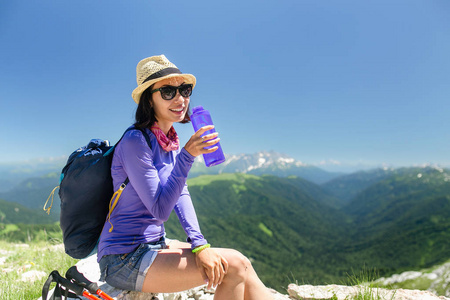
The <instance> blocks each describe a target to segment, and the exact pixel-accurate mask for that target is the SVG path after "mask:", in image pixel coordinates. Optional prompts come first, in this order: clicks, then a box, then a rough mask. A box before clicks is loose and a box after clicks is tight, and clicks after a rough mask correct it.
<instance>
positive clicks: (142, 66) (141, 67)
mask: <svg viewBox="0 0 450 300" xmlns="http://www.w3.org/2000/svg"><path fill="white" fill-rule="evenodd" d="M172 77H183V79H184V82H185V83H190V84H192V85H193V86H195V82H196V79H195V76H194V75H191V74H183V73H181V71H180V70H179V69H178V68H177V66H175V65H174V64H173V63H171V62H170V61H169V60H168V59H167V58H166V57H165V56H164V55H157V56H152V57H147V58H144V59H143V60H141V61H140V62H139V63H138V65H137V67H136V81H137V84H138V86H137V88H135V89H134V90H133V92H132V93H131V97H133V100H134V102H136V103H137V104H139V100H140V99H141V95H142V93H143V92H144V91H145V90H146V89H147V88H148V87H149V86H151V85H152V84H154V83H155V82H158V81H161V80H163V79H167V78H172Z"/></svg>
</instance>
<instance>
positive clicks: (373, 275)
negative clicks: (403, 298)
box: [348, 266, 395, 300]
mask: <svg viewBox="0 0 450 300" xmlns="http://www.w3.org/2000/svg"><path fill="white" fill-rule="evenodd" d="M377 278H379V274H378V272H377V271H376V270H375V269H373V270H370V269H367V267H365V266H364V267H363V268H362V269H361V270H360V271H359V273H357V274H355V272H353V273H352V274H349V275H348V285H350V286H353V287H355V289H356V290H355V296H354V297H353V298H351V300H393V299H394V297H395V291H393V292H391V291H392V290H390V289H389V287H388V288H383V289H381V288H379V287H378V286H377V285H376V284H374V283H373V282H374V281H375V280H376V279H377Z"/></svg>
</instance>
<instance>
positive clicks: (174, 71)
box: [141, 68, 181, 84]
mask: <svg viewBox="0 0 450 300" xmlns="http://www.w3.org/2000/svg"><path fill="white" fill-rule="evenodd" d="M170 74H181V71H180V70H178V69H177V68H165V69H162V70H161V71H158V72H156V73H153V74H152V75H150V76H149V77H147V79H145V80H144V81H142V83H141V84H143V83H145V82H147V81H149V80H153V79H157V78H160V77H164V76H167V75H170Z"/></svg>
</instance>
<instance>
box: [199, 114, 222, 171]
mask: <svg viewBox="0 0 450 300" xmlns="http://www.w3.org/2000/svg"><path fill="white" fill-rule="evenodd" d="M191 122H192V125H193V126H194V130H195V132H197V131H198V130H199V129H200V128H202V127H203V126H206V125H214V124H213V121H212V119H211V115H210V114H209V111H207V110H206V109H204V108H203V107H202V106H196V107H194V108H193V109H192V114H191ZM213 132H216V130H215V129H214V128H213V129H211V130H208V131H206V132H205V133H204V134H203V135H207V134H210V133H213ZM215 146H218V147H219V149H217V150H216V151H214V152H212V153H206V154H203V159H204V160H205V164H206V166H207V167H211V166H215V165H218V164H221V163H223V162H224V161H225V156H224V155H223V151H222V147H221V146H220V143H217V144H215V145H213V146H210V147H205V148H212V147H215Z"/></svg>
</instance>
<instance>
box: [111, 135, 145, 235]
mask: <svg viewBox="0 0 450 300" xmlns="http://www.w3.org/2000/svg"><path fill="white" fill-rule="evenodd" d="M130 130H139V131H140V132H141V133H142V135H143V136H144V138H145V140H146V141H147V145H148V147H149V148H150V150H152V144H151V143H150V136H149V135H148V134H147V132H146V131H145V130H144V129H142V128H136V127H130V128H128V129H127V130H126V131H125V132H124V133H123V135H122V137H121V138H120V140H119V142H120V141H121V140H122V138H123V136H124V135H125V133H127V132H128V131H130ZM119 142H117V143H116V145H117V144H118V143H119ZM116 145H114V147H115V146H116ZM114 147H112V148H111V149H113V148H114ZM111 149H110V150H108V152H110V151H111ZM108 152H107V153H108ZM107 153H105V155H106V154H107ZM129 182H130V179H129V178H128V177H127V178H126V179H125V181H124V182H123V183H122V184H121V185H120V187H119V189H118V190H117V191H115V192H114V194H113V195H112V197H111V200H110V201H109V211H108V216H107V217H106V220H107V221H108V222H109V224H111V228H109V232H111V231H113V228H114V226H113V224H112V223H111V213H112V211H113V210H114V208H115V207H116V205H117V201H119V198H120V196H121V195H122V192H123V190H124V189H125V187H126V186H127V185H128V183H129Z"/></svg>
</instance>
